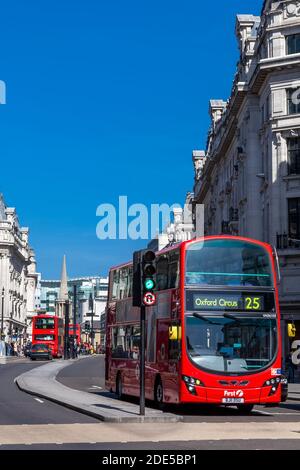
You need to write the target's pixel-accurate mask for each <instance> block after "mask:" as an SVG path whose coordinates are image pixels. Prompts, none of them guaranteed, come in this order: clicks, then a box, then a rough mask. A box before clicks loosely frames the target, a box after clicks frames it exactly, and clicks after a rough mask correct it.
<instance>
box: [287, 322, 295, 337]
mask: <svg viewBox="0 0 300 470" xmlns="http://www.w3.org/2000/svg"><path fill="white" fill-rule="evenodd" d="M288 336H289V338H295V337H296V326H295V324H294V323H288Z"/></svg>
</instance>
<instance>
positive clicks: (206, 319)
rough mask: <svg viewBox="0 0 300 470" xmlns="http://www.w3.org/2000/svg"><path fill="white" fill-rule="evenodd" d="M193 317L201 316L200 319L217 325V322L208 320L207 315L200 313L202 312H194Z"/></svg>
mask: <svg viewBox="0 0 300 470" xmlns="http://www.w3.org/2000/svg"><path fill="white" fill-rule="evenodd" d="M193 317H195V318H200V320H204V321H206V322H207V323H211V324H212V325H215V323H214V322H213V321H210V320H208V318H207V317H204V316H203V315H200V313H197V312H194V313H193Z"/></svg>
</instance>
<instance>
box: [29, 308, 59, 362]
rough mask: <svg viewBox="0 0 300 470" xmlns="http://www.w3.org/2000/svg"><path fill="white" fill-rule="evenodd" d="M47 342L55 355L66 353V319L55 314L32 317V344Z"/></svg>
mask: <svg viewBox="0 0 300 470" xmlns="http://www.w3.org/2000/svg"><path fill="white" fill-rule="evenodd" d="M37 343H43V344H47V345H48V346H49V347H50V349H51V351H52V356H53V357H62V356H63V353H64V321H63V319H62V318H59V317H57V316H55V315H47V314H43V315H37V316H35V317H33V319H32V344H37Z"/></svg>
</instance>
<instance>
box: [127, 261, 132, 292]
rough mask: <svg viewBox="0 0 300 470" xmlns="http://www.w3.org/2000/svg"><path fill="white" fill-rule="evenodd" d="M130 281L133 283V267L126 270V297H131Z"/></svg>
mask: <svg viewBox="0 0 300 470" xmlns="http://www.w3.org/2000/svg"><path fill="white" fill-rule="evenodd" d="M132 283H133V268H132V266H130V267H129V271H128V286H127V287H128V288H127V297H128V298H129V297H132Z"/></svg>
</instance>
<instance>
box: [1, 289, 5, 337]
mask: <svg viewBox="0 0 300 470" xmlns="http://www.w3.org/2000/svg"><path fill="white" fill-rule="evenodd" d="M4 295H5V289H4V287H3V289H2V295H1V341H2V340H3V336H4Z"/></svg>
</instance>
